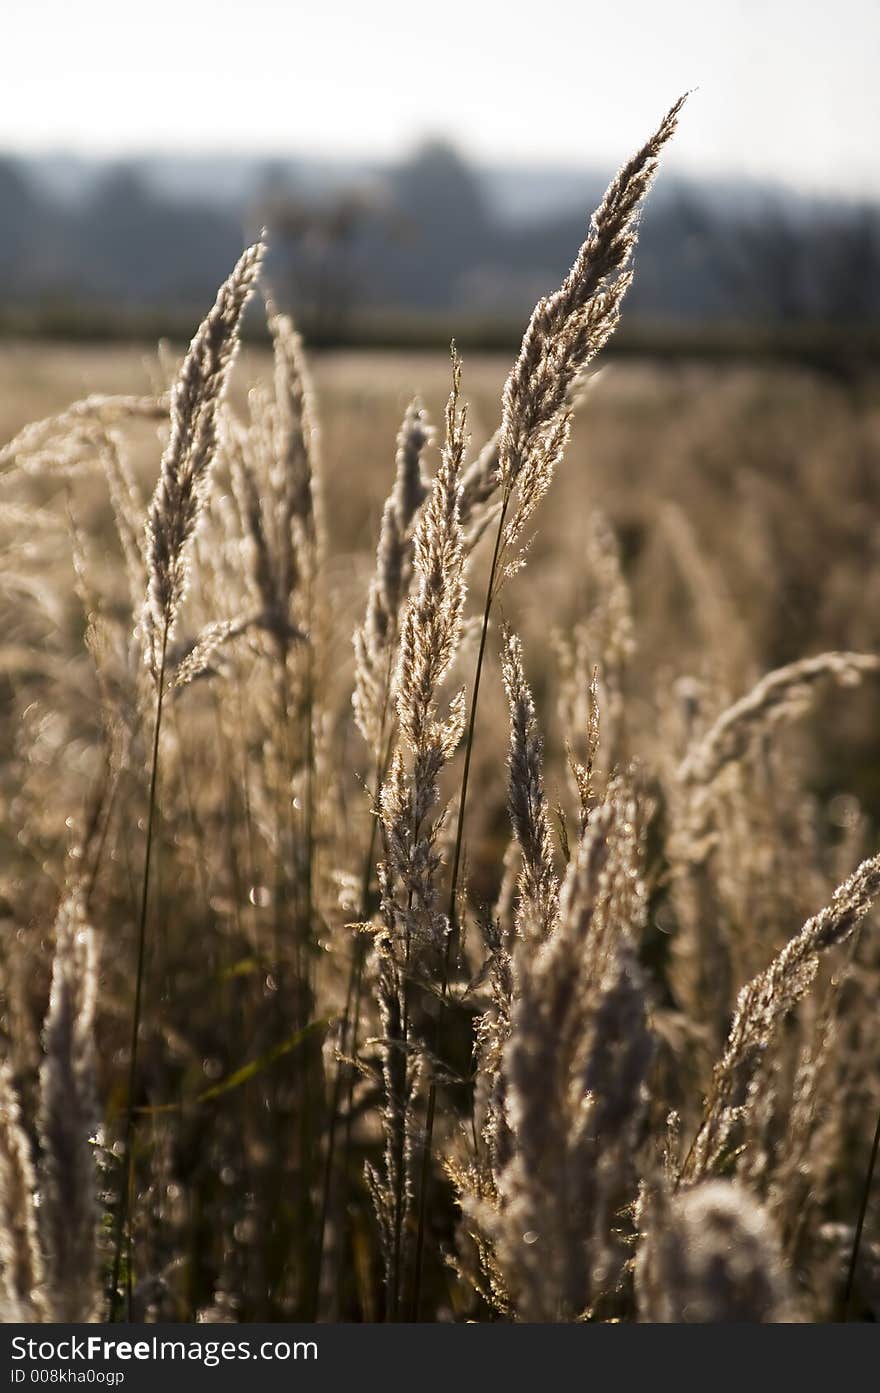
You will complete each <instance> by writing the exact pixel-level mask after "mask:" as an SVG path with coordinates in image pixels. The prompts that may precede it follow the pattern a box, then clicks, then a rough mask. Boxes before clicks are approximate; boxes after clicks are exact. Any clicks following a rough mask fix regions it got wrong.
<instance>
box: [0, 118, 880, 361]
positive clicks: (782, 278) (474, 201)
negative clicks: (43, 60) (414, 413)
mask: <svg viewBox="0 0 880 1393" xmlns="http://www.w3.org/2000/svg"><path fill="white" fill-rule="evenodd" d="M604 182H605V177H604V175H601V174H589V173H586V174H585V173H579V172H577V171H571V170H567V171H566V170H543V171H540V170H531V171H530V170H512V169H502V168H494V169H493V168H476V167H474V166H472V165H470V164H468V162H467V161H466V160H465V159H464V158H463V157H462V156H461V155H460V154H459V153H458V152H457V151H455V150H454V149H453V148H452V147H450V146H449V145H447V144H445V143H443V142H441V141H434V142H430V143H427V144H425V145H423V146H422V147H420V148H419V149H417V150H416V151H415V152H414V153H413V154H412V155H411V156H410V157H409V158H407V159H405V160H404V161H402V162H400V163H398V164H396V165H386V166H378V165H377V166H373V167H370V166H367V165H357V164H349V165H342V164H336V165H333V164H329V163H326V164H323V165H322V164H321V163H320V162H318V161H311V162H304V161H300V162H294V161H274V162H271V163H267V162H266V161H262V162H261V161H259V160H256V159H254V160H246V159H242V158H233V157H230V158H229V159H228V160H224V159H222V158H218V157H213V158H209V159H201V160H200V159H198V158H188V159H187V158H174V157H165V158H160V157H155V158H151V159H142V160H133V161H130V162H128V163H117V164H112V165H111V164H106V163H100V162H98V161H91V162H89V161H83V160H77V159H75V158H74V157H64V156H59V157H52V158H50V157H37V158H31V159H25V158H21V159H18V158H14V157H11V156H7V157H3V158H0V328H4V329H6V330H7V331H11V332H37V333H39V332H44V333H61V334H65V333H68V334H71V335H77V336H82V335H94V336H96V337H100V336H103V335H105V334H106V335H113V334H125V333H127V332H145V333H151V334H152V333H154V332H156V331H158V332H160V333H161V332H167V333H169V334H174V333H175V332H176V331H177V330H178V329H180V330H181V331H182V330H184V329H185V328H187V327H188V326H189V325H190V324H191V320H192V316H193V314H194V313H198V312H200V311H201V310H202V309H203V307H204V305H205V303H207V302H208V301H209V300H210V298H211V297H212V295H213V290H214V287H215V286H216V285H217V283H218V282H219V281H220V280H222V278H223V276H224V274H225V272H226V269H227V268H228V266H229V265H230V264H231V263H232V262H233V261H234V260H235V257H236V256H237V254H238V252H239V250H240V248H241V245H242V242H243V240H244V238H245V237H246V236H247V235H248V234H250V233H252V232H253V230H254V229H255V227H257V226H259V225H262V224H265V225H266V226H268V228H269V231H270V236H271V239H272V248H273V253H272V261H271V263H270V266H269V279H270V282H271V284H272V286H273V292H274V293H275V294H276V295H277V298H278V299H279V301H281V302H282V303H284V304H285V305H286V306H288V307H290V308H292V309H293V311H294V313H295V314H296V315H297V317H298V318H299V320H300V322H301V323H302V324H303V326H304V327H305V328H306V329H307V330H308V331H309V333H310V335H311V337H312V339H313V340H314V341H317V342H329V343H333V342H336V343H344V342H347V341H348V342H362V341H367V342H377V343H381V342H391V341H424V342H443V341H444V340H446V339H448V333H447V324H446V320H445V316H449V322H450V323H455V324H456V325H457V328H458V334H459V337H462V334H463V335H464V337H468V336H469V337H470V338H471V339H472V340H473V339H475V338H476V339H479V338H480V337H482V338H483V339H484V340H485V341H486V343H487V345H489V344H491V343H493V342H496V341H497V342H498V343H499V344H500V343H501V342H502V341H503V342H505V343H506V341H507V339H508V337H509V338H511V339H513V338H515V336H516V331H517V329H518V328H520V327H521V321H522V318H523V315H524V314H525V313H526V312H527V311H528V309H529V307H530V306H531V305H532V304H533V303H534V300H535V298H536V296H537V295H539V294H541V293H543V292H544V291H546V290H547V289H548V288H549V287H551V286H553V285H554V284H557V283H558V280H559V277H560V275H561V274H562V273H563V272H564V271H565V269H566V266H567V263H568V259H569V256H570V251H571V248H572V247H573V246H576V245H578V243H579V241H580V240H581V237H582V229H583V227H584V222H585V218H586V216H587V213H588V211H589V210H590V209H592V208H593V207H594V206H595V203H596V201H597V200H598V198H599V197H600V196H601V192H602V188H603V185H604ZM639 263H640V264H639V274H638V276H637V278H636V282H635V285H634V287H633V290H632V292H631V297H630V299H629V301H628V306H627V323H628V325H629V326H630V327H631V329H632V328H633V327H635V330H636V333H638V330H639V328H641V330H642V332H648V333H649V334H653V335H654V336H655V337H657V336H659V337H660V338H662V337H663V336H664V335H667V336H671V339H670V341H674V339H675V335H676V334H679V335H681V334H684V335H685V336H687V335H694V334H696V335H697V336H699V335H701V334H702V335H704V337H705V335H706V334H707V331H708V334H709V337H708V338H707V339H706V340H705V341H706V342H707V343H708V342H709V341H710V340H711V337H712V335H713V334H714V335H716V336H717V335H719V334H720V335H722V336H723V335H725V334H726V335H728V336H732V337H733V338H734V339H735V338H736V336H737V335H743V334H749V333H754V332H757V331H763V332H766V331H767V330H768V329H771V330H774V331H776V332H778V333H779V334H780V335H781V336H782V338H783V339H785V336H786V335H787V336H788V337H789V339H790V340H791V341H798V340H799V339H800V340H802V341H806V340H807V339H808V338H809V337H810V336H811V335H815V334H816V333H817V332H818V331H820V330H822V329H824V330H826V331H827V330H829V329H831V330H833V331H837V333H838V334H839V333H840V331H846V333H847V334H848V335H855V337H856V339H857V340H858V341H860V342H861V343H862V344H863V346H864V345H870V346H872V347H876V343H877V337H876V336H877V335H878V334H880V208H878V206H876V205H872V204H871V203H869V202H859V201H854V200H850V201H848V202H832V201H827V200H826V201H820V200H816V199H810V198H807V197H806V196H803V195H797V194H794V193H792V192H791V191H786V190H783V189H781V188H776V187H771V186H766V185H764V186H759V185H755V184H745V183H737V182H735V181H723V180H715V181H702V182H699V181H693V180H683V179H675V178H671V177H669V176H666V177H665V178H664V179H663V180H661V181H660V184H659V186H658V189H657V190H656V193H655V194H654V195H653V196H652V209H651V216H650V218H649V219H647V220H646V224H645V229H644V234H643V238H642V245H641V248H640V253H639Z"/></svg>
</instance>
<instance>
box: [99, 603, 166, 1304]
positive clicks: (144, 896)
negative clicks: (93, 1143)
mask: <svg viewBox="0 0 880 1393" xmlns="http://www.w3.org/2000/svg"><path fill="white" fill-rule="evenodd" d="M169 624H170V616H169V615H166V616H165V627H164V629H163V632H162V656H161V660H160V663H159V679H158V694H157V697H156V724H155V727H154V729H153V758H152V767H151V769H150V800H149V808H148V812H147V842H146V848H145V851H144V876H143V882H142V885H141V914H140V925H139V928H138V958H137V976H136V978H135V989H134V1011H133V1012H132V1019H131V1046H130V1049H129V1056H128V1096H127V1102H126V1110H125V1132H124V1135H123V1143H122V1180H121V1182H120V1187H119V1205H118V1208H117V1211H116V1226H115V1233H114V1243H113V1274H112V1276H111V1278H110V1320H111V1321H114V1320H115V1319H116V1312H117V1308H118V1302H119V1271H120V1268H121V1265H122V1248H123V1242H124V1238H125V1231H126V1223H127V1221H128V1228H129V1235H128V1238H129V1253H130V1252H131V1233H130V1227H131V1224H130V1216H131V1210H132V1207H133V1205H132V1202H131V1200H130V1199H129V1192H130V1188H131V1184H132V1180H133V1175H132V1142H133V1140H134V1092H135V1085H136V1083H137V1059H138V1040H139V1038H140V1026H141V1006H142V1002H143V986H144V960H145V948H146V939H147V908H148V905H149V896H150V863H151V860H152V853H153V827H154V824H155V820H156V784H157V780H158V773H159V734H160V731H161V728H162V702H163V698H164V695H165V659H166V655H167V651H168V628H169ZM128 1265H129V1281H128V1283H127V1290H128V1298H127V1306H128V1319H129V1321H130V1320H131V1259H130V1258H129V1264H128Z"/></svg>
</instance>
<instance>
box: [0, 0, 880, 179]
mask: <svg viewBox="0 0 880 1393" xmlns="http://www.w3.org/2000/svg"><path fill="white" fill-rule="evenodd" d="M3 9H4V34H5V39H6V63H5V67H6V71H5V72H4V76H3V84H2V89H0V148H5V149H7V150H8V149H19V150H23V149H30V150H34V149H42V150H45V149H72V150H81V151H87V152H95V151H99V152H103V153H110V154H118V153H126V152H133V151H146V150H165V151H168V150H177V151H183V150H186V151H200V150H211V151H223V150H235V151H240V152H245V151H246V152H251V151H258V152H266V153H275V154H286V153H297V152H314V153H320V154H358V155H363V154H367V155H377V156H387V155H394V154H397V153H398V152H400V151H402V150H405V149H407V148H408V147H409V146H411V145H412V144H413V142H414V141H415V140H417V139H418V138H420V137H422V136H425V135H435V134H445V135H448V136H450V137H452V138H453V139H454V140H456V141H457V142H459V143H460V144H461V145H462V146H463V148H465V149H466V150H467V151H468V152H469V153H471V154H472V155H474V156H476V157H478V158H488V159H502V160H505V161H514V162H530V163H532V162H536V161H540V162H550V163H559V164H568V163H572V162H575V163H578V164H588V165H597V166H600V167H602V166H604V165H608V164H610V165H613V166H616V165H617V164H618V163H619V162H620V160H621V159H622V158H623V156H624V155H626V154H627V153H628V152H629V151H630V150H631V148H632V147H633V146H635V145H636V143H638V142H640V140H641V139H642V138H643V137H644V136H645V135H646V134H647V133H648V132H649V130H650V129H651V128H652V127H653V125H654V124H655V122H656V120H657V118H658V117H659V116H660V114H661V113H662V112H663V110H664V109H665V108H666V106H668V105H669V104H670V102H671V100H672V99H673V98H674V97H676V96H677V95H678V94H679V93H680V92H681V91H682V90H684V89H686V88H691V87H697V88H698V89H699V90H698V91H697V92H696V93H695V95H694V97H693V100H692V102H691V105H690V109H689V110H688V111H687V112H686V114H685V117H684V119H683V121H682V126H681V131H680V135H679V136H678V137H677V140H676V148H675V162H676V163H677V165H678V167H679V168H680V169H691V170H694V169H696V170H711V171H730V172H736V173H743V172H746V173H751V174H755V175H770V176H773V177H774V178H780V179H784V180H785V181H786V182H788V183H792V184H799V185H806V186H807V187H809V188H812V189H828V190H841V189H842V190H847V191H850V192H859V191H861V192H865V193H868V192H870V193H872V194H875V195H876V194H880V161H878V157H877V154H876V150H877V142H878V128H880V120H878V117H880V98H878V90H880V82H878V63H880V4H878V0H830V2H829V0H821V2H819V0H720V3H712V0H704V2H703V3H698V0H618V3H614V4H610V5H609V4H608V3H602V4H597V3H595V0H593V3H590V0H440V2H439V3H436V4H433V5H426V4H425V3H419V0H363V3H362V4H355V3H352V0H250V3H249V4H245V3H244V2H243V0H148V3H146V4H143V3H138V4H135V3H132V0H80V3H77V0H5V3H4V6H3Z"/></svg>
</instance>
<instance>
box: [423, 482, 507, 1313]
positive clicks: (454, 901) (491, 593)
mask: <svg viewBox="0 0 880 1393" xmlns="http://www.w3.org/2000/svg"><path fill="white" fill-rule="evenodd" d="M509 503H510V496H509V495H507V496H505V498H504V500H503V502H502V506H501V515H500V517H499V519H498V531H497V532H496V534H495V548H494V550H493V552H492V565H491V566H490V568H489V583H488V585H487V586H486V604H485V607H484V609H483V627H482V629H481V631H480V647H479V650H478V652H477V666H476V670H475V672H474V691H473V696H472V697H471V712H470V719H469V721H468V730H467V743H466V745H465V752H464V771H463V773H462V778H461V796H460V798H459V803H458V822H457V825H456V829H455V851H454V853H453V857H452V875H451V878H450V883H449V906H448V910H447V916H448V920H449V929H448V933H447V938H446V952H445V954H444V960H443V980H442V984H441V992H440V996H441V1001H445V1000H446V996H447V993H448V991H449V972H450V968H451V965H452V951H453V946H454V942H455V938H456V934H457V931H458V877H459V873H460V870H461V854H462V847H463V845H464V820H465V813H466V811H467V796H468V781H469V779H470V771H471V754H472V752H473V748H474V730H475V728H476V721H477V703H478V701H479V697H480V679H481V677H482V675H483V659H484V656H485V653H486V639H487V637H488V633H489V615H490V614H491V611H492V602H493V600H494V599H495V593H496V576H497V572H498V562H499V560H500V558H501V552H502V543H503V539H504V523H505V520H506V518H507V508H508V505H509ZM441 1014H442V1013H441V1012H438V1013H437V1020H436V1023H435V1026H434V1035H435V1047H434V1055H435V1057H436V1054H437V1045H438V1042H439V1035H440V1019H441ZM436 1111H437V1085H436V1083H434V1081H433V1080H432V1082H431V1087H430V1089H429V1092H428V1108H427V1113H426V1115H425V1143H424V1148H423V1150H422V1167H421V1177H420V1182H419V1221H418V1230H417V1237H416V1257H415V1271H414V1276H413V1297H412V1308H411V1315H410V1319H411V1320H414V1321H417V1320H418V1318H419V1304H420V1301H421V1294H422V1263H423V1257H424V1247H425V1217H426V1212H427V1194H428V1179H429V1175H430V1169H431V1152H432V1148H433V1143H434V1117H435V1115H436Z"/></svg>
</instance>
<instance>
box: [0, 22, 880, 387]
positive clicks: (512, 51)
mask: <svg viewBox="0 0 880 1393" xmlns="http://www.w3.org/2000/svg"><path fill="white" fill-rule="evenodd" d="M10 9H11V12H12V13H11V20H12V25H13V30H14V32H15V35H16V45H15V50H16V59H15V63H14V64H13V67H12V71H11V73H10V74H9V75H8V76H7V80H6V83H5V87H4V92H3V95H2V98H0V102H2V106H0V330H2V331H4V332H6V333H7V334H9V333H14V334H21V333H28V334H31V333H35V334H53V335H62V336H67V337H77V338H89V337H91V338H96V337H104V336H119V335H123V336H128V337H132V336H134V337H144V336H146V337H152V336H155V333H156V332H160V333H169V334H172V335H174V334H177V333H180V334H183V333H185V332H187V331H189V330H190V329H191V327H192V321H193V317H194V315H197V314H198V313H199V312H200V311H202V310H203V309H204V306H205V304H206V303H208V302H209V301H210V299H211V297H212V296H213V292H214V290H215V288H216V286H217V284H218V283H219V281H220V280H221V279H222V278H223V276H224V275H225V274H226V273H227V271H228V269H229V267H230V265H231V264H232V262H233V261H234V259H235V256H236V254H237V252H238V250H239V249H240V247H241V245H242V241H243V239H244V238H245V237H246V236H248V235H250V234H252V233H253V232H254V230H255V229H257V228H258V227H259V226H261V225H266V226H267V227H268V229H269V232H270V236H271V243H272V258H271V263H270V278H271V281H272V285H273V290H274V293H275V295H276V297H277V299H278V300H279V301H280V302H283V303H284V304H285V305H286V306H288V307H290V308H292V309H293V311H294V313H295V314H296V316H297V318H298V319H299V321H300V323H301V324H302V326H303V328H304V329H305V330H306V331H307V333H308V336H309V337H310V338H311V340H312V341H313V342H314V343H322V344H351V343H367V344H376V345H390V346H394V345H397V346H400V345H408V344H413V343H420V344H437V345H442V344H445V343H448V340H449V337H450V334H451V333H452V332H453V331H454V332H455V334H456V336H457V338H458V339H459V341H461V342H463V343H465V344H468V343H469V344H471V345H473V346H480V347H489V348H491V347H495V346H499V347H500V346H503V347H505V348H506V347H508V346H510V345H512V344H514V343H515V341H516V338H517V335H518V332H519V330H520V329H521V326H522V322H523V319H524V317H525V315H527V313H528V311H529V309H530V308H531V305H532V304H533V303H534V301H535V299H536V297H537V296H538V295H539V294H541V293H543V292H544V291H546V290H548V289H550V288H552V286H553V285H554V284H556V283H558V280H559V278H560V276H561V274H562V273H563V272H564V271H565V269H566V267H567V266H568V265H569V264H570V261H571V259H572V256H573V253H574V251H575V250H576V248H577V246H578V244H579V242H580V241H581V240H582V236H583V231H584V227H585V223H586V218H587V216H588V213H589V211H590V210H591V209H592V208H593V207H594V206H595V203H596V201H597V200H598V198H599V197H600V195H601V192H602V190H603V188H604V187H605V185H606V183H607V182H608V179H609V177H610V175H611V174H612V173H613V172H614V170H615V168H616V167H617V166H618V164H619V163H620V162H621V161H622V159H623V158H624V157H625V156H626V155H627V154H628V153H629V152H630V151H631V150H633V149H635V148H636V147H637V145H638V144H639V143H640V142H641V140H642V139H644V138H645V137H646V136H647V135H648V134H649V132H650V130H651V129H652V128H653V125H654V124H655V123H656V120H657V119H658V118H659V116H660V115H661V114H662V111H663V110H664V109H665V108H666V106H668V105H669V104H670V102H671V101H672V100H673V99H674V98H675V97H676V96H677V95H678V94H679V93H680V92H681V91H682V90H686V89H689V88H696V89H697V90H696V92H695V93H694V96H693V100H692V103H691V106H690V108H689V109H688V111H687V114H686V117H685V119H684V121H683V123H682V128H681V131H680V134H679V135H678V136H677V138H676V142H675V148H674V150H673V151H672V152H671V154H670V157H669V160H668V163H667V165H666V167H665V168H664V173H663V177H662V179H661V181H660V183H659V186H658V188H657V190H656V192H655V194H654V196H653V198H652V201H651V205H650V212H649V214H648V216H647V217H646V219H645V223H644V231H643V238H642V246H641V250H640V255H639V270H638V275H637V278H636V283H635V286H634V289H633V291H632V294H631V297H630V300H629V303H628V306H627V315H626V324H625V332H624V334H623V335H622V336H621V338H620V341H619V348H620V349H624V348H626V347H627V346H630V347H633V346H635V347H637V348H639V349H642V348H644V347H645V346H646V345H647V346H649V347H650V348H652V349H653V350H658V351H659V350H660V349H664V350H671V349H675V348H681V347H682V345H684V346H685V347H686V348H687V349H688V350H689V351H690V350H692V349H693V348H694V347H695V346H696V347H698V348H700V349H702V350H703V351H709V350H711V351H713V352H717V351H723V350H736V351H739V350H741V349H742V348H743V346H744V344H745V345H747V346H749V347H757V346H760V347H761V348H763V349H766V348H767V347H768V345H769V346H772V347H773V348H775V349H780V348H781V349H784V350H785V351H787V352H788V351H791V350H792V348H793V347H794V348H796V349H798V350H803V351H804V352H805V353H808V354H812V355H814V356H815V355H816V354H819V353H831V355H832V356H835V355H838V354H841V353H843V354H845V355H846V356H848V357H849V358H850V359H851V358H852V356H853V354H854V353H856V352H857V351H858V352H861V353H865V352H870V351H872V349H873V348H875V347H876V342H877V339H876V329H877V324H878V317H880V169H878V166H877V162H876V158H875V144H874V137H875V134H876V130H877V125H878V122H877V116H878V110H877V106H878V103H877V98H876V84H875V83H874V82H873V80H872V77H871V74H872V71H873V69H874V67H875V65H876V62H877V59H878V57H880V45H878V34H880V20H878V12H877V9H876V6H874V5H873V4H872V3H870V0H844V2H843V3H842V4H838V5H835V6H833V7H829V6H818V5H804V4H802V3H797V2H796V0H776V3H772V4H769V5H767V4H759V3H757V0H741V2H740V3H731V0H727V3H722V4H716V5H711V6H701V5H697V4H694V3H692V2H691V0H674V3H671V4H670V5H666V6H663V7H657V6H655V5H653V4H652V3H650V0H630V2H629V3H628V4H627V5H626V6H624V7H623V8H622V9H621V8H620V7H616V8H613V9H606V8H605V7H600V6H590V5H583V4H575V3H573V0H549V3H546V4H542V5H541V6H540V7H537V8H536V9H535V10H532V11H528V12H526V13H515V12H513V11H511V9H510V7H509V6H508V5H506V4H502V3H499V0H481V3H477V4H463V3H460V0H454V2H453V3H451V4H447V5H446V6H444V7H443V9H442V10H439V9H433V8H430V7H420V8H416V9H413V7H411V6H409V5H404V4H403V3H401V0H379V3H378V4H376V5H373V6H370V7H369V10H366V9H364V8H363V7H361V6H357V5H354V4H353V3H350V0H344V2H343V3H340V0H330V3H325V4H321V5H312V4H289V3H288V4H283V3H273V2H272V0H257V3H255V4H253V5H251V6H249V7H248V8H247V11H245V10H244V9H243V8H242V7H240V6H235V5H231V4H216V3H215V4H208V3H207V0H187V3H184V4H172V3H171V0H157V3H156V4H154V5H153V6H151V8H150V12H149V16H148V17H146V16H145V17H143V18H141V17H137V16H135V14H134V12H133V11H126V9H125V7H123V8H122V9H120V7H119V6H118V5H111V4H110V3H107V0H92V3H90V4H88V5H87V6H86V7H84V8H83V7H76V8H74V7H71V6H68V5H66V4H63V3H60V2H59V0H43V3H41V4H39V5H34V4H32V3H29V4H25V3H22V0H13V3H12V4H11V6H10ZM842 330H845V331H846V332H845V334H842V333H841V331H842ZM841 339H844V340H845V342H844V343H841Z"/></svg>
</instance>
